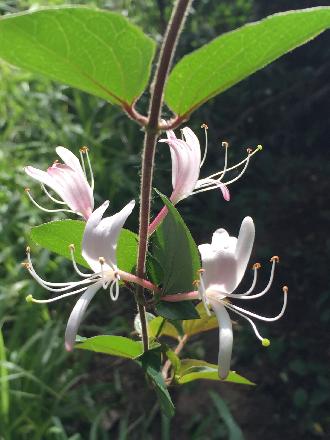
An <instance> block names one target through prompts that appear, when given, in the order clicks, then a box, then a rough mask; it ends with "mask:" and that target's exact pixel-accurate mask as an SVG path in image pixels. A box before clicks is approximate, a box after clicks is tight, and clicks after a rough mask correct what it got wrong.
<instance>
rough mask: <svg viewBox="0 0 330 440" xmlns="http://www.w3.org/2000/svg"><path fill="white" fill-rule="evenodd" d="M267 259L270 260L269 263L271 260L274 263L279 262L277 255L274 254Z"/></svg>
mask: <svg viewBox="0 0 330 440" xmlns="http://www.w3.org/2000/svg"><path fill="white" fill-rule="evenodd" d="M269 261H270V262H271V263H272V262H273V261H275V263H279V262H280V257H278V256H277V255H274V256H273V257H272V258H271V259H270V260H269Z"/></svg>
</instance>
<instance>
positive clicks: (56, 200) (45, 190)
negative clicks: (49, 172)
mask: <svg viewBox="0 0 330 440" xmlns="http://www.w3.org/2000/svg"><path fill="white" fill-rule="evenodd" d="M41 188H42V189H43V191H44V193H45V194H46V195H47V196H48V197H49V198H50V199H51V200H52V201H53V202H55V203H59V204H60V205H66V203H65V202H63V200H58V199H55V197H53V196H52V195H51V194H50V193H49V192H48V190H47V188H46V187H45V185H44V184H43V183H42V184H41Z"/></svg>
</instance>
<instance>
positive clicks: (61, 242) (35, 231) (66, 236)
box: [30, 220, 137, 272]
mask: <svg viewBox="0 0 330 440" xmlns="http://www.w3.org/2000/svg"><path fill="white" fill-rule="evenodd" d="M85 225H86V223H85V222H83V221H80V220H59V221H53V222H49V223H44V224H42V225H39V226H35V227H34V228H32V229H31V232H30V238H31V240H32V241H33V242H34V243H36V244H38V245H40V246H42V247H44V248H45V249H48V250H49V251H52V252H55V253H56V254H58V255H62V256H63V257H65V258H68V259H69V260H71V254H70V251H69V245H70V244H74V245H75V259H76V261H77V263H79V264H81V265H82V266H84V267H87V268H88V269H89V266H88V264H87V262H86V261H85V260H84V258H83V257H82V255H81V242H82V237H83V233H84V229H85ZM116 255H117V264H118V267H119V268H120V269H121V270H124V271H125V272H133V271H134V267H135V263H136V257H137V235H136V234H134V232H132V231H129V230H128V229H122V230H121V232H120V235H119V239H118V244H117V251H116Z"/></svg>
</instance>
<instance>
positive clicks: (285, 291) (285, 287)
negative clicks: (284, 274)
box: [282, 286, 289, 294]
mask: <svg viewBox="0 0 330 440" xmlns="http://www.w3.org/2000/svg"><path fill="white" fill-rule="evenodd" d="M282 290H283V293H285V294H287V293H288V292H289V288H288V286H283V287H282Z"/></svg>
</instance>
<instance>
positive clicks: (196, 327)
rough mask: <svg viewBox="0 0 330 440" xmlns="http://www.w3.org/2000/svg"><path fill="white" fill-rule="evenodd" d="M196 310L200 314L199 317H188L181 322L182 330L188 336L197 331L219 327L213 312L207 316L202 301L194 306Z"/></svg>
mask: <svg viewBox="0 0 330 440" xmlns="http://www.w3.org/2000/svg"><path fill="white" fill-rule="evenodd" d="M196 312H197V313H198V315H199V316H200V319H190V320H188V321H184V322H183V324H182V325H183V331H184V333H185V334H187V335H188V336H192V335H196V334H198V333H202V332H206V331H208V330H213V329H214V328H218V327H219V324H218V320H217V318H216V316H215V315H214V313H212V315H211V316H209V315H208V314H207V313H206V310H205V308H204V305H203V303H202V302H200V303H199V304H198V305H197V306H196Z"/></svg>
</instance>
